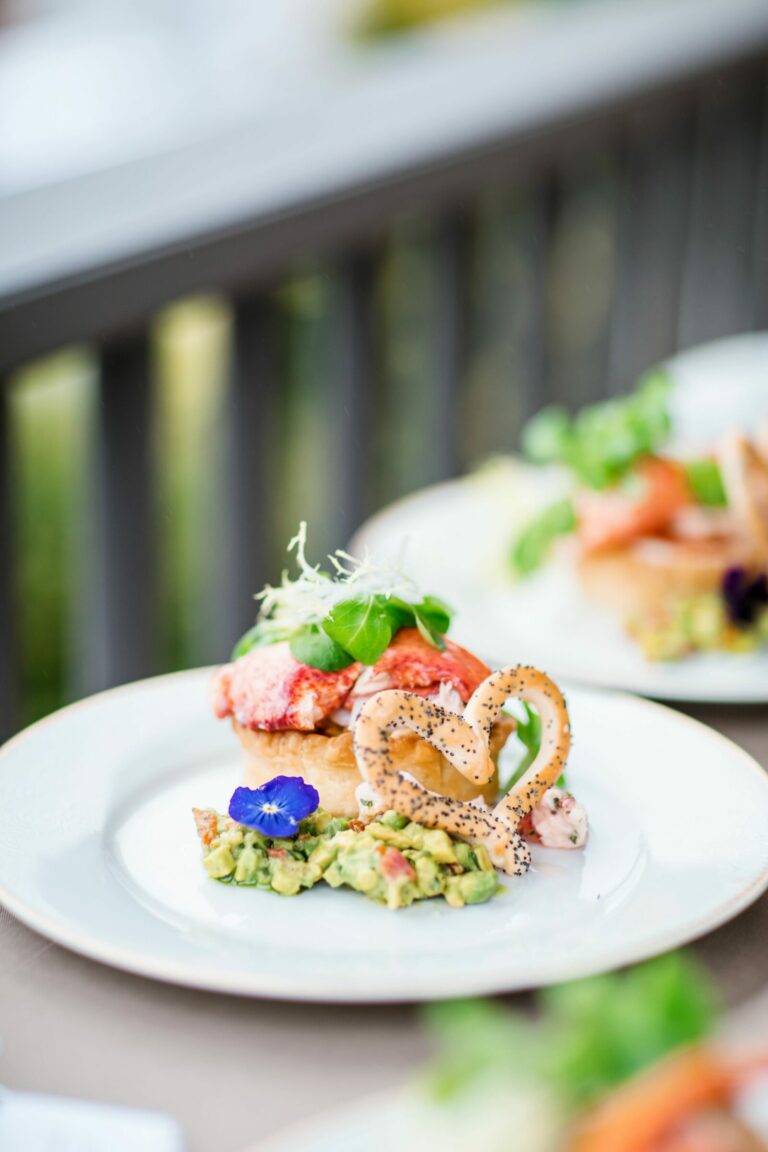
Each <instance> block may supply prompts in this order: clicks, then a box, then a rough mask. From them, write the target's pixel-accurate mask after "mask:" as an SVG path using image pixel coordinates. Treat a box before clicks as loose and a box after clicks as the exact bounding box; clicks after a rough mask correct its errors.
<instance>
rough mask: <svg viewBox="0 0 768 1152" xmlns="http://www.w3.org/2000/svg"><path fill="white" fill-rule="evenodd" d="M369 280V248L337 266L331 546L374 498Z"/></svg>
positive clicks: (343, 538)
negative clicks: (332, 541) (333, 495)
mask: <svg viewBox="0 0 768 1152" xmlns="http://www.w3.org/2000/svg"><path fill="white" fill-rule="evenodd" d="M375 283H376V254H375V252H374V251H365V252H360V253H354V254H352V255H350V256H349V257H348V258H347V259H346V260H345V261H343V262H342V264H341V265H340V267H339V268H338V271H337V275H336V292H335V294H334V308H333V315H332V318H331V324H332V330H331V355H330V371H329V379H328V381H327V385H328V408H329V413H330V416H331V419H332V428H331V432H332V440H331V445H330V447H331V451H330V453H329V457H330V458H329V461H328V467H329V469H330V470H331V471H332V474H333V483H332V488H333V491H334V493H335V499H334V500H333V501H332V503H333V507H332V508H329V509H328V519H329V526H330V527H331V529H332V536H333V539H334V540H335V541H336V546H337V547H342V546H343V545H344V544H346V542H347V541H348V540H349V538H350V537H351V535H352V533H353V532H354V531H355V529H356V528H357V527H358V526H359V525H360V523H361V522H362V520H363V519H364V518H365V516H366V515H367V514H368V513H369V512H370V511H371V509H372V507H373V502H374V500H375V490H374V476H373V474H372V473H373V468H372V465H373V461H372V458H371V456H372V454H371V444H372V440H373V437H372V434H371V429H372V427H373V424H374V421H375V420H376V408H377V399H378V394H379V373H378V367H377V358H376V330H375V328H376V326H375V308H374V297H375Z"/></svg>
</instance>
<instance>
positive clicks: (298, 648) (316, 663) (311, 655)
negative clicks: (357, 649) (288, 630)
mask: <svg viewBox="0 0 768 1152" xmlns="http://www.w3.org/2000/svg"><path fill="white" fill-rule="evenodd" d="M290 645H291V652H292V653H293V656H294V657H295V659H296V660H298V661H299V663H300V664H308V665H309V666H310V668H319V669H320V670H321V671H322V672H338V671H339V669H341V668H347V667H349V665H350V664H351V663H352V662H353V657H352V656H350V654H349V653H348V652H345V650H344V649H343V648H342V647H341V645H339V644H337V643H336V641H335V640H333V639H332V638H331V637H330V636H329V635H328V633H327V632H325V631H324V630H323V629H322V628H320V627H319V626H318V625H317V624H305V625H304V626H303V627H302V628H298V629H297V630H296V631H295V632H294V633H293V634H292V636H291V639H290Z"/></svg>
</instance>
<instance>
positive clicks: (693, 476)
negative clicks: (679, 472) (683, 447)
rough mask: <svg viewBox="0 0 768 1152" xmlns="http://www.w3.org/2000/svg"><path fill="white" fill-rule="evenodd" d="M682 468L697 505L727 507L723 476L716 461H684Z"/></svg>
mask: <svg viewBox="0 0 768 1152" xmlns="http://www.w3.org/2000/svg"><path fill="white" fill-rule="evenodd" d="M683 467H684V469H685V474H686V477H687V478H688V483H689V484H690V486H691V491H692V492H693V495H694V497H695V498H696V500H697V501H698V503H699V504H704V505H705V506H706V507H709V508H724V507H725V506H726V505H727V503H728V497H727V495H726V492H725V485H724V483H723V475H722V472H721V471H720V468H719V466H718V464H717V461H716V460H686V461H685V462H684V464H683Z"/></svg>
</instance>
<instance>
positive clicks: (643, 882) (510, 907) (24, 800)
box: [0, 669, 768, 1001]
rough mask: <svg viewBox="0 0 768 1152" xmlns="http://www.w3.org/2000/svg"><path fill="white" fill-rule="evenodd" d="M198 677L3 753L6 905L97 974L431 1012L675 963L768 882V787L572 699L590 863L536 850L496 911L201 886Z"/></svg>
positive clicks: (228, 737) (87, 713)
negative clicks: (688, 944) (454, 1001)
mask: <svg viewBox="0 0 768 1152" xmlns="http://www.w3.org/2000/svg"><path fill="white" fill-rule="evenodd" d="M209 676H210V672H209V671H208V670H205V669H203V670H199V671H194V672H187V673H179V674H177V675H174V676H166V677H160V678H158V679H156V680H147V681H144V682H142V683H139V684H133V685H129V686H127V687H125V688H119V689H116V690H114V691H112V692H106V693H104V694H102V695H100V696H96V697H93V698H92V699H90V700H86V701H84V702H83V703H81V704H76V705H74V706H72V707H70V708H67V709H64V710H63V711H62V712H59V713H57V714H55V715H54V716H52V717H49V718H48V719H46V720H44V721H41V722H40V723H39V724H37V725H35V726H34V727H32V728H30V729H28V730H27V731H26V732H24V733H22V734H21V735H20V736H18V737H16V738H15V739H14V740H12V741H11V742H10V743H9V744H8V745H6V747H5V749H4V750H3V752H2V753H1V754H0V812H2V814H3V820H2V824H3V829H2V835H1V836H0V900H2V902H3V903H4V904H5V905H6V907H7V908H8V909H9V910H10V911H11V912H12V913H14V914H15V915H17V916H18V917H19V918H20V919H21V920H23V921H24V922H25V923H27V924H28V925H30V927H32V928H35V929H36V930H37V931H39V932H41V933H43V934H44V935H46V936H48V937H50V938H51V939H53V940H55V941H57V942H58V943H61V944H64V945H66V946H67V947H69V948H73V949H74V950H75V951H78V952H82V953H84V954H85V955H87V956H91V957H93V958H95V959H97V960H102V961H104V962H106V963H109V964H114V965H116V966H117V967H122V968H126V969H128V970H130V971H133V972H140V973H143V974H144V975H147V976H154V977H157V978H159V979H161V980H168V981H172V982H177V983H180V984H189V985H194V986H199V987H203V988H210V989H219V990H222V991H227V992H235V993H241V994H245V995H260V996H274V997H284V998H288V999H295V1000H330V1001H344V1000H345V1001H377V1000H378V1001H387V1000H410V999H430V998H442V997H447V996H456V995H463V994H467V995H468V994H474V993H486V992H500V991H503V990H511V989H515V988H523V987H532V986H535V985H540V984H545V983H549V982H553V981H559V980H564V979H567V978H570V977H576V976H581V975H586V974H588V973H592V972H596V971H599V970H601V969H607V968H610V967H614V966H616V965H621V964H626V963H629V962H631V961H634V960H637V959H639V958H641V957H643V956H648V955H650V954H652V953H655V952H659V951H663V950H665V949H668V948H671V947H674V946H676V945H678V944H681V943H683V942H684V941H686V940H689V939H691V938H692V937H694V936H697V935H699V934H700V933H703V932H705V931H707V930H709V929H710V928H713V927H715V926H716V925H717V924H720V923H722V922H723V921H725V920H727V919H728V918H730V917H732V916H734V915H736V913H737V912H738V911H739V910H740V909H742V908H744V907H746V905H747V904H749V903H750V902H751V901H752V900H754V899H755V898H756V897H757V896H758V895H759V893H760V892H761V891H762V890H763V889H764V888H765V887H766V885H767V884H768V838H766V835H765V829H766V827H768V778H766V776H765V774H764V773H763V772H762V770H761V769H760V768H759V767H758V766H757V764H755V762H754V761H753V760H751V759H750V758H749V757H748V756H747V755H746V753H744V752H742V751H740V750H739V749H738V748H736V747H735V746H734V745H733V744H731V743H729V742H728V741H727V740H725V739H724V738H723V737H721V736H719V735H717V734H716V733H714V732H712V731H710V730H709V729H707V728H706V727H704V726H702V725H700V724H697V723H695V722H694V721H692V720H689V719H687V718H685V717H682V716H679V715H677V714H676V713H674V712H671V711H668V710H666V709H663V708H661V707H659V706H657V705H653V704H649V703H647V702H644V701H639V700H634V699H630V698H625V697H621V696H613V695H610V694H602V693H596V692H589V691H584V690H579V691H573V692H572V693H570V695H569V703H570V706H571V711H572V720H573V726H574V732H575V747H574V753H573V759H572V766H571V768H570V769H569V780H570V783H571V786H572V787H573V788H574V790H575V791H576V792H577V794H578V795H579V797H580V798H581V799H583V801H584V802H585V803H586V805H587V807H588V809H589V812H590V816H591V821H592V836H591V839H590V842H589V845H588V847H587V849H586V850H585V851H584V852H547V851H546V850H542V849H536V850H535V851H534V856H535V868H534V870H533V871H532V872H531V873H529V874H528V875H527V876H525V877H523V878H522V879H519V880H517V881H510V882H509V883H508V885H507V887H508V891H507V892H506V893H504V894H503V895H501V896H499V897H498V898H495V899H494V900H492V901H490V902H489V903H488V904H484V905H479V906H477V907H471V908H466V909H462V910H455V909H451V908H449V907H448V906H447V905H446V904H444V903H443V902H442V901H428V902H424V903H423V904H421V905H418V906H416V907H413V908H410V909H407V910H405V911H402V912H390V911H388V910H386V909H384V908H381V907H379V906H378V905H376V904H373V903H370V902H368V901H366V900H365V899H364V898H363V897H361V896H359V895H358V894H356V893H352V892H347V891H331V890H330V889H327V888H323V887H320V888H316V889H312V890H311V891H309V892H306V893H303V894H302V895H301V896H299V897H296V898H294V899H286V898H284V897H280V896H276V895H273V894H271V893H264V892H260V891H257V890H252V889H238V888H234V887H227V886H224V885H219V884H217V883H215V882H214V881H211V880H209V879H208V878H207V877H206V875H205V872H204V871H203V867H202V864H201V862H200V858H199V848H198V843H197V838H196V835H195V831H194V828H193V823H192V818H191V815H190V809H191V807H192V806H193V805H199V806H206V805H215V806H225V805H226V803H227V801H228V798H229V796H230V794H231V792H232V790H233V788H234V787H235V786H236V785H237V783H238V777H239V750H238V748H237V747H236V741H235V739H234V737H233V735H232V733H231V731H230V729H229V726H228V725H227V724H224V723H221V722H218V721H216V720H215V719H214V718H213V717H212V715H211V713H210V707H209V702H208V680H209Z"/></svg>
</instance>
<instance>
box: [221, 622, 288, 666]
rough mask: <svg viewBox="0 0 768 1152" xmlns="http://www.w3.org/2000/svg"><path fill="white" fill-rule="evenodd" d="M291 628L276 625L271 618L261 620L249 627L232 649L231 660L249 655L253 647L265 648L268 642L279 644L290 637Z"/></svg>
mask: <svg viewBox="0 0 768 1152" xmlns="http://www.w3.org/2000/svg"><path fill="white" fill-rule="evenodd" d="M290 635H291V633H290V630H289V629H287V628H281V627H279V626H277V625H275V624H274V623H273V622H272V621H271V620H260V621H259V622H258V623H257V624H254V625H253V627H252V628H249V629H248V631H247V632H245V633H243V635H242V636H241V637H240V639H239V640H238V642H237V644H235V646H234V648H233V649H232V655H231V656H230V660H239V658H240V657H241V656H247V655H248V653H249V652H250V651H251V650H252V649H253V648H263V647H265V646H266V645H267V644H277V643H279V642H280V641H281V640H287V639H288V638H289V637H290Z"/></svg>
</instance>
